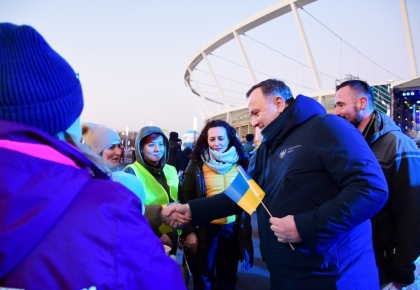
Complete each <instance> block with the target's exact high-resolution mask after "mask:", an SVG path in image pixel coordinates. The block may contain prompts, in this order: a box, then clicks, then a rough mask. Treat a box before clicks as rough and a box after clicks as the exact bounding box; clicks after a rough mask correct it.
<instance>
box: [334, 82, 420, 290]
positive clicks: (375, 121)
mask: <svg viewBox="0 0 420 290" xmlns="http://www.w3.org/2000/svg"><path fill="white" fill-rule="evenodd" d="M335 105H336V108H335V111H334V113H335V114H336V115H338V116H341V117H343V118H344V119H346V120H348V121H349V122H350V123H352V124H353V125H354V126H355V127H356V128H357V129H358V130H359V131H361V132H362V135H363V137H364V138H365V140H366V142H367V143H368V144H369V146H370V148H371V149H372V151H373V153H374V154H375V155H376V158H377V159H378V161H379V164H380V165H381V167H382V170H383V172H384V174H385V177H386V180H387V183H388V188H389V199H388V201H387V203H386V204H385V206H384V207H383V209H382V210H381V211H380V212H379V213H378V214H376V215H375V216H374V217H373V218H372V233H373V249H374V251H375V256H376V264H377V266H378V269H379V278H380V283H381V285H386V284H388V283H390V282H394V284H398V286H401V287H402V286H405V285H409V284H412V283H413V282H414V279H415V277H414V270H415V268H416V266H415V263H414V262H415V260H416V259H417V258H418V257H419V255H420V226H419V225H420V215H419V212H420V173H419V171H420V152H419V150H418V148H417V146H416V144H415V143H414V141H413V140H411V139H410V138H409V137H408V136H407V135H405V134H404V133H403V132H402V131H401V129H400V128H399V127H398V126H397V125H396V124H395V123H394V121H393V120H392V119H391V118H390V117H388V116H387V115H385V114H383V113H381V112H379V111H377V110H375V109H374V100H373V91H372V88H371V87H370V86H369V85H368V84H367V83H365V82H363V81H360V80H350V81H346V82H344V83H342V84H341V85H339V86H338V87H337V93H336V95H335Z"/></svg>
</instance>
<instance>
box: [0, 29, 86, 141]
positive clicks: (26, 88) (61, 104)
mask: <svg viewBox="0 0 420 290" xmlns="http://www.w3.org/2000/svg"><path fill="white" fill-rule="evenodd" d="M82 110H83V94H82V87H81V85H80V82H79V79H78V77H77V76H76V73H75V72H74V71H73V69H72V68H71V66H70V65H69V64H68V63H67V62H66V61H65V60H64V59H63V58H62V57H61V56H60V55H58V53H56V52H55V51H54V50H53V49H52V48H51V47H50V46H49V45H48V43H47V42H46V41H45V40H44V38H43V37H42V36H41V35H40V34H39V33H38V32H37V31H36V30H35V29H34V28H32V27H30V26H27V25H21V26H18V25H14V24H11V23H0V120H8V121H14V122H18V123H22V124H26V125H30V126H34V127H37V128H39V129H41V130H43V131H45V132H48V133H50V134H51V135H55V134H57V133H59V132H63V131H65V130H66V129H67V128H69V127H70V125H71V124H72V123H73V122H74V121H75V120H76V119H77V118H78V117H79V116H80V114H81V113H82Z"/></svg>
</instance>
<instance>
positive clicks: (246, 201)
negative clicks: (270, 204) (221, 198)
mask: <svg viewBox="0 0 420 290" xmlns="http://www.w3.org/2000/svg"><path fill="white" fill-rule="evenodd" d="M238 171H239V173H238V175H237V176H236V177H235V179H234V180H233V182H232V184H231V185H230V186H229V187H228V188H227V189H226V190H225V194H226V195H227V196H229V197H230V199H232V200H233V201H234V202H236V203H237V204H238V205H239V206H240V207H241V208H242V209H243V210H244V211H246V212H247V213H248V214H252V213H253V212H254V211H255V209H256V208H257V207H258V206H259V204H260V203H261V201H262V199H263V198H264V195H265V193H264V191H263V190H262V189H261V187H259V185H258V184H257V183H256V182H255V181H254V180H253V179H252V178H251V177H250V176H249V175H248V173H246V171H245V170H244V169H243V168H242V167H241V166H238Z"/></svg>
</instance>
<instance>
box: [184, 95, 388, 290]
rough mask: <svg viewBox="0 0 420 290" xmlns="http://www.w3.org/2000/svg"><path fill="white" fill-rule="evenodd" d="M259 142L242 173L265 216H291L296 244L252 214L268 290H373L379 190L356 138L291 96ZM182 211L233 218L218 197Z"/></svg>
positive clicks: (383, 192)
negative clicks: (254, 187) (256, 191)
mask: <svg viewBox="0 0 420 290" xmlns="http://www.w3.org/2000/svg"><path fill="white" fill-rule="evenodd" d="M262 135H263V139H262V142H261V145H260V147H259V149H258V150H257V151H256V154H254V156H253V157H252V158H251V161H250V165H249V168H248V172H249V174H250V176H251V177H252V178H253V179H254V180H255V181H257V183H258V184H259V185H260V186H261V188H262V189H263V190H264V192H265V197H264V199H263V202H264V204H265V206H266V207H267V209H268V211H269V212H270V213H271V214H272V215H273V216H275V217H279V218H282V217H285V216H287V215H293V216H294V221H295V225H296V228H297V231H298V232H299V234H300V237H301V238H302V242H300V243H295V244H293V247H294V250H292V249H291V247H290V246H289V245H288V244H287V243H280V242H278V240H277V238H276V236H275V235H274V234H273V231H272V230H271V229H270V225H271V224H270V222H269V219H270V215H269V214H268V213H267V211H266V210H265V208H264V207H262V206H259V207H258V208H257V216H258V232H259V236H260V241H261V244H260V248H261V254H262V256H263V258H264V260H265V261H266V263H267V267H268V270H269V272H270V280H271V287H272V289H313V288H316V289H378V287H379V281H378V272H377V268H376V266H375V257H374V254H373V250H372V236H371V234H372V233H371V224H370V220H369V219H370V218H371V217H372V216H373V215H374V214H376V213H377V212H378V211H379V210H380V209H381V207H382V206H383V205H384V204H385V201H386V199H387V186H386V182H385V178H384V175H383V173H382V171H381V169H380V167H379V164H378V162H377V161H376V158H375V156H374V155H373V153H372V151H371V150H370V149H369V147H368V146H366V142H365V141H364V140H363V137H362V136H361V134H360V132H358V131H357V130H356V129H355V128H354V127H353V126H352V125H351V124H350V123H349V122H347V121H345V120H343V119H342V118H339V117H337V116H334V115H327V114H326V112H325V109H324V108H323V107H322V106H321V105H320V104H319V103H318V102H316V101H314V100H313V99H311V98H308V97H305V96H301V95H299V96H298V97H297V98H296V99H295V101H294V102H293V103H292V104H291V105H289V106H288V107H287V108H286V109H285V111H284V112H283V113H281V114H280V115H279V116H278V117H277V118H276V119H274V120H273V121H272V122H271V123H270V124H269V125H268V126H266V127H265V128H264V130H263V131H262ZM219 196H220V197H219ZM210 199H213V200H210ZM189 204H190V208H191V212H192V218H193V219H192V222H193V223H194V224H201V223H204V222H206V221H208V220H209V219H210V220H211V219H214V218H216V217H219V216H226V215H228V214H232V213H233V212H234V211H235V206H234V204H235V203H233V202H232V201H229V198H228V197H227V196H226V195H221V194H219V195H218V196H215V197H212V198H208V199H207V200H206V204H205V205H204V204H203V203H200V200H199V199H198V200H193V201H191V202H189ZM206 208H211V209H212V211H213V212H210V210H207V209H206ZM237 208H238V207H237V206H236V210H237ZM214 209H217V210H214ZM215 211H216V212H217V213H215ZM203 218H205V220H204V219H203ZM302 275H305V277H306V278H305V279H302Z"/></svg>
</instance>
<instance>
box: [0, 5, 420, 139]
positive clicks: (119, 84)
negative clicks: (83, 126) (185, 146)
mask: <svg viewBox="0 0 420 290" xmlns="http://www.w3.org/2000/svg"><path fill="white" fill-rule="evenodd" d="M277 2H278V1H275V0H258V1H255V0H241V1H239V0H232V1H226V0H225V1H222V0H212V1H197V0H195V1H192V0H182V1H181V0H176V1H169V0H161V1H144V0H121V1H115V0H113V1H112V0H101V1H99V0H88V1H86V0H73V1H53V0H36V1H34V0H13V1H11V0H0V21H1V22H12V23H15V24H27V25H31V26H33V27H35V28H36V29H37V30H38V31H39V32H40V33H41V34H42V35H43V36H44V37H45V39H46V40H47V42H48V43H49V44H50V45H51V46H52V47H53V48H54V49H55V50H56V51H57V52H58V53H59V54H61V55H62V56H63V57H64V58H65V59H66V60H67V61H68V62H69V63H70V65H71V66H72V67H73V68H74V70H75V71H76V72H78V73H79V74H80V78H81V82H82V87H83V92H84V100H85V107H84V111H83V113H82V116H81V119H82V121H86V122H93V123H98V124H103V125H106V126H109V127H112V128H114V129H117V130H125V128H126V126H128V127H129V129H130V131H131V130H136V131H137V130H139V129H140V128H141V127H143V126H147V125H149V124H150V122H152V123H153V125H156V126H160V127H162V128H164V129H166V130H168V131H177V132H179V134H180V135H182V134H183V133H185V131H187V130H190V129H192V127H193V118H194V117H197V118H198V130H200V128H201V126H202V124H203V122H202V119H201V117H200V114H199V112H198V110H197V108H196V106H195V103H194V102H193V99H192V98H193V97H194V95H192V93H191V92H190V91H189V90H188V89H187V88H186V86H185V85H184V82H183V77H184V72H185V69H186V67H187V65H188V63H189V61H190V60H191V59H192V57H193V56H195V55H196V54H197V53H198V50H199V49H200V48H202V47H203V46H205V45H206V44H208V43H209V42H210V41H212V40H213V39H214V38H215V37H217V36H218V35H219V34H221V33H222V32H224V31H225V30H227V29H228V28H230V27H232V26H234V25H235V24H237V23H239V22H241V21H242V20H244V19H246V18H248V17H250V16H252V15H254V14H256V13H257V12H259V11H261V10H263V9H265V8H267V7H269V6H271V5H273V4H275V3H277ZM406 3H407V7H408V10H409V16H410V23H411V28H412V35H413V38H414V39H413V40H414V47H415V52H416V57H417V68H418V69H420V64H419V59H420V17H419V12H420V1H419V0H406ZM304 9H305V10H306V11H307V12H309V13H310V14H311V15H312V16H314V17H315V18H316V19H318V20H319V21H321V22H322V23H323V24H325V25H326V26H327V27H328V28H330V29H331V30H333V31H334V32H335V33H336V34H337V35H339V36H340V37H341V38H343V39H344V40H345V41H347V42H348V43H350V44H351V45H352V46H354V47H355V48H357V50H359V51H360V52H362V53H363V54H364V55H366V56H368V57H369V58H370V59H371V60H373V61H374V62H375V63H377V64H379V65H380V66H382V67H384V68H386V70H388V71H389V72H386V71H384V70H382V69H381V68H379V67H375V64H372V62H371V61H370V60H367V59H364V57H363V56H361V54H360V53H357V52H355V51H354V50H352V49H350V48H348V47H347V45H345V44H343V42H342V41H340V40H339V39H338V38H337V37H336V36H333V35H332V34H331V33H330V32H328V31H327V30H326V29H325V28H323V27H322V26H321V25H319V24H318V23H317V22H316V21H314V20H313V19H312V18H311V17H310V16H308V14H306V13H305V12H304V11H299V13H300V15H301V18H302V22H303V23H304V25H305V29H307V37H308V39H309V41H310V43H311V45H313V48H312V49H313V54H314V57H315V62H316V64H317V66H318V70H320V71H323V72H324V73H326V74H327V75H329V76H332V77H333V78H342V77H343V74H344V73H352V74H354V75H360V76H361V77H362V78H364V79H366V80H368V81H369V82H370V83H375V82H380V81H384V80H388V79H398V77H399V78H402V79H408V78H410V77H411V74H410V67H409V63H408V57H407V49H406V46H405V38H404V31H403V25H402V21H401V12H400V6H399V1H398V0H340V1H337V0H319V1H316V2H314V3H312V4H309V5H307V6H305V7H304ZM246 34H247V36H241V39H243V42H244V46H245V49H246V50H247V53H248V56H249V58H250V61H251V63H252V65H253V68H254V69H255V70H258V71H260V72H264V73H265V74H263V73H261V74H259V75H257V78H258V81H262V80H264V79H266V78H268V76H276V77H279V78H282V79H285V80H286V82H287V80H290V81H291V82H293V83H296V84H300V85H291V88H292V90H293V93H294V94H295V95H297V94H299V93H310V91H311V89H308V87H311V86H312V84H311V82H312V81H311V80H310V77H311V76H310V72H309V71H307V72H305V70H306V68H305V67H304V66H301V67H300V68H299V66H297V67H296V66H293V65H290V66H287V65H286V60H284V59H285V57H284V56H281V55H280V54H279V53H273V51H274V50H275V51H277V52H280V53H282V54H285V55H287V56H289V57H290V58H293V59H296V60H298V61H299V62H301V63H304V64H307V60H306V57H305V54H304V53H303V48H302V47H301V40H300V38H299V35H298V34H297V30H296V25H295V22H294V20H293V18H292V16H291V15H288V16H287V17H284V19H279V20H278V21H277V20H275V21H272V22H270V23H267V24H265V25H263V26H261V27H258V28H256V29H254V30H252V31H250V32H249V33H246ZM255 40H258V41H259V42H261V43H263V44H264V45H265V47H264V46H262V45H261V44H258V43H257V42H256V41H255ZM267 47H268V48H267ZM267 49H268V50H271V52H268V50H267ZM270 53H271V54H270ZM214 54H215V55H216V56H211V58H210V61H211V62H212V64H214V68H215V70H217V71H216V74H218V75H223V76H229V78H231V79H232V80H237V81H239V79H236V78H235V77H238V78H239V77H242V76H241V74H240V73H239V72H236V71H235V70H237V68H234V66H232V64H229V62H228V61H226V59H227V60H230V61H232V62H235V63H243V62H242V58H241V56H240V53H239V51H238V50H237V45H236V43H235V42H233V43H229V44H227V45H226V47H224V48H221V49H220V51H219V50H218V51H216V52H215V53H214ZM223 59H225V60H223ZM198 68H199V69H200V70H201V74H203V76H202V75H200V72H197V76H199V77H201V78H200V80H201V81H202V82H203V83H204V84H203V86H205V85H206V83H211V80H208V79H206V78H208V77H206V76H204V74H205V73H203V71H204V70H206V68H205V64H204V66H202V65H200V66H199V67H198ZM397 76H398V77H397ZM333 78H331V79H330V80H323V87H324V89H333V86H334V80H333ZM241 81H242V82H243V84H242V85H241V88H239V87H236V86H237V85H236V82H233V81H231V82H230V83H231V84H229V83H224V84H223V86H224V88H227V89H230V90H231V91H232V92H233V93H235V94H236V95H235V98H238V104H245V95H242V92H246V91H247V90H248V89H249V87H250V86H251V84H250V80H249V79H244V80H242V79H241ZM234 83H235V84H234ZM248 84H249V86H248ZM209 87H210V88H209V89H206V91H209V92H210V91H211V90H214V88H211V86H209ZM305 87H306V88H305ZM214 113H215V112H214Z"/></svg>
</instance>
